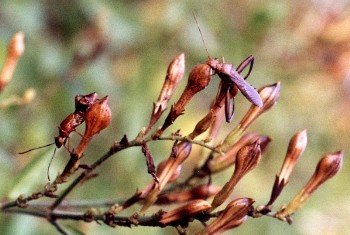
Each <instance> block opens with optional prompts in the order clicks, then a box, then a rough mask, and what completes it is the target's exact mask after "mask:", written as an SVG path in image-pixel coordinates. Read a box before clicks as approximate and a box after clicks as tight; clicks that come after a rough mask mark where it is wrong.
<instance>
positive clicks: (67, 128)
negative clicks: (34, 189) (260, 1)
mask: <svg viewBox="0 0 350 235" xmlns="http://www.w3.org/2000/svg"><path fill="white" fill-rule="evenodd" d="M96 100H97V94H96V93H95V92H93V93H91V94H88V95H77V96H75V111H74V113H71V114H69V115H68V116H67V117H66V118H65V119H64V120H63V121H62V122H61V123H60V126H59V127H58V136H56V137H55V141H54V142H53V143H50V144H46V145H43V146H40V147H36V148H32V149H29V150H26V151H24V152H20V153H18V154H25V153H28V152H30V151H33V150H36V149H41V148H45V147H48V146H51V145H53V144H55V145H56V148H55V149H54V152H53V155H52V157H51V160H50V163H49V167H50V165H51V162H52V159H53V157H54V156H55V153H56V150H57V149H58V148H61V147H62V146H64V147H65V148H66V149H67V150H68V152H70V153H71V150H70V147H69V135H70V133H72V132H74V131H76V128H77V127H78V126H79V125H81V124H82V123H83V122H84V121H85V113H86V112H87V111H88V110H89V109H90V107H91V106H92V104H94V103H95V102H96ZM78 134H79V133H78ZM79 135H80V136H82V135H81V134H79ZM48 179H49V180H50V178H49V174H48Z"/></svg>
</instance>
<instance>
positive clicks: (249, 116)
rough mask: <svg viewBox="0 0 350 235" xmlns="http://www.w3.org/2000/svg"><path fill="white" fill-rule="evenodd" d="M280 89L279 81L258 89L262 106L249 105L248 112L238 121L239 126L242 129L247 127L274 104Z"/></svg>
mask: <svg viewBox="0 0 350 235" xmlns="http://www.w3.org/2000/svg"><path fill="white" fill-rule="evenodd" d="M280 89H281V85H280V82H278V83H275V84H272V85H268V86H264V87H262V88H260V89H259V95H260V97H261V99H262V101H263V106H262V107H257V106H255V105H252V106H251V107H250V109H249V110H248V112H247V113H246V115H245V116H244V117H243V119H242V120H241V122H240V125H241V128H242V129H243V130H245V129H247V128H248V126H249V125H250V124H251V123H252V122H253V121H254V120H255V119H256V118H258V117H259V116H260V115H261V114H262V113H264V112H266V111H268V110H269V109H271V108H272V106H274V105H275V104H276V102H277V101H278V98H279V95H280Z"/></svg>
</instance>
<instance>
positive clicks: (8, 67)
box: [0, 32, 25, 91]
mask: <svg viewBox="0 0 350 235" xmlns="http://www.w3.org/2000/svg"><path fill="white" fill-rule="evenodd" d="M24 49H25V44H24V33H23V32H18V33H16V34H15V35H13V37H12V38H11V40H10V42H9V44H8V47H7V55H6V60H5V62H4V64H3V66H2V70H1V73H0V91H2V90H3V89H4V88H5V87H6V85H7V84H8V83H9V82H10V81H11V79H12V77H13V73H14V71H15V68H16V66H17V62H18V59H19V58H20V57H21V56H22V54H23V52H24Z"/></svg>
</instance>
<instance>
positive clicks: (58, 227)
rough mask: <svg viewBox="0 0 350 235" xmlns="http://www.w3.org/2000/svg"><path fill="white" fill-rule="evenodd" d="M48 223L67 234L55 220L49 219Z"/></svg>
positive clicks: (64, 234)
mask: <svg viewBox="0 0 350 235" xmlns="http://www.w3.org/2000/svg"><path fill="white" fill-rule="evenodd" d="M50 224H52V225H53V226H54V227H55V228H56V229H57V231H58V232H60V233H61V234H63V235H68V233H67V232H66V231H65V230H64V229H63V228H62V227H61V226H60V225H59V224H58V223H57V222H56V221H55V220H50Z"/></svg>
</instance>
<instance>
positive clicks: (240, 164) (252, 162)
mask: <svg viewBox="0 0 350 235" xmlns="http://www.w3.org/2000/svg"><path fill="white" fill-rule="evenodd" d="M260 158H261V150H260V144H259V139H256V141H255V142H253V143H252V144H250V145H246V146H244V147H243V148H241V149H240V150H239V151H238V153H237V157H236V161H235V164H236V167H235V170H234V172H233V174H232V176H231V179H230V180H229V181H228V182H227V183H226V184H225V185H224V187H223V188H222V189H221V191H220V192H219V193H218V194H216V196H215V197H214V200H213V202H212V204H211V205H212V210H214V209H215V208H217V207H218V206H220V205H221V204H222V203H224V202H225V200H226V199H227V198H228V197H229V196H230V195H231V193H232V191H233V189H234V187H235V186H236V185H237V183H238V182H239V180H240V179H241V178H242V177H243V176H244V175H246V174H247V173H248V172H249V171H251V170H252V169H254V168H255V167H256V166H257V165H258V163H259V161H260Z"/></svg>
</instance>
